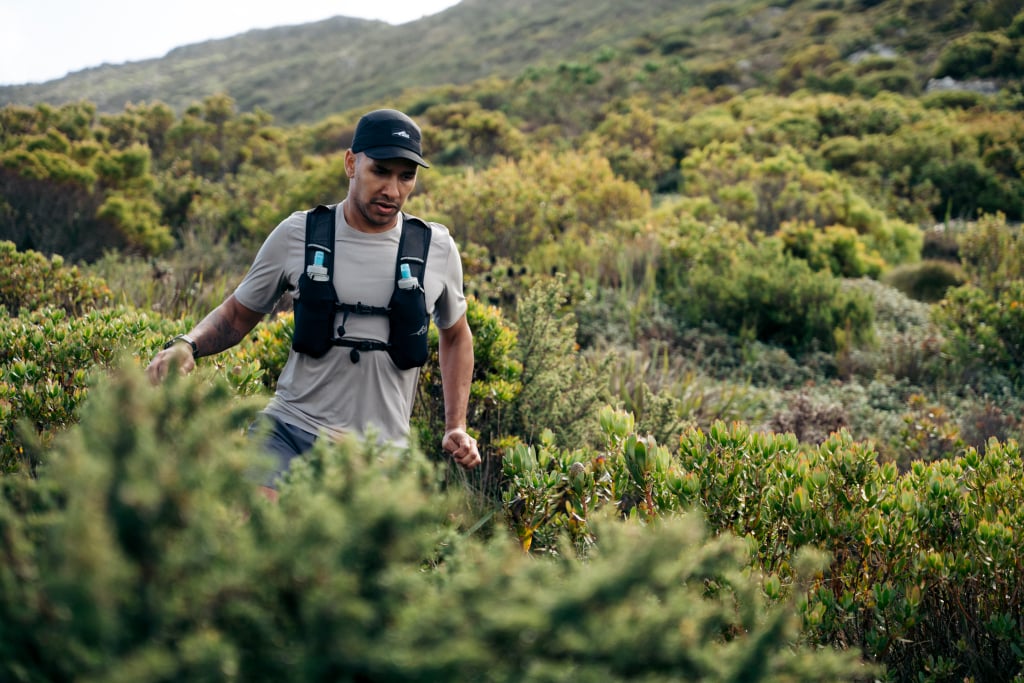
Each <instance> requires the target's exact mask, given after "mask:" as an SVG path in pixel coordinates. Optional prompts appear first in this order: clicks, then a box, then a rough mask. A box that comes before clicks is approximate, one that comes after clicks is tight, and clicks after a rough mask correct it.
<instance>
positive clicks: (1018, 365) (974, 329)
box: [935, 280, 1024, 388]
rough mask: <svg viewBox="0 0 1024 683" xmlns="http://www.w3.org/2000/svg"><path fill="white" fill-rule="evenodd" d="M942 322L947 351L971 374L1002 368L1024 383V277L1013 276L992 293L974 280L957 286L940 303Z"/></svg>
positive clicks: (938, 320)
mask: <svg viewBox="0 0 1024 683" xmlns="http://www.w3.org/2000/svg"><path fill="white" fill-rule="evenodd" d="M935 319H936V323H937V324H938V325H939V328H940V329H941V330H942V333H943V335H944V337H945V339H946V344H945V351H946V353H948V354H949V357H950V360H951V362H952V363H953V366H954V368H956V369H958V370H959V371H961V372H962V373H964V375H965V378H967V379H968V380H970V378H972V377H973V378H975V379H977V378H978V377H980V376H983V375H986V374H995V373H999V374H1002V375H1003V376H1005V377H1006V378H1007V379H1008V380H1009V381H1010V382H1011V383H1012V385H1013V386H1014V387H1018V388H1019V387H1021V386H1024V336H1022V335H1024V280H1011V281H1009V282H1008V283H1007V284H1006V286H1005V287H1001V288H1000V293H999V294H998V295H992V294H990V293H988V292H986V291H984V290H982V289H980V288H978V287H975V286H973V285H965V286H963V287H959V288H957V289H954V290H951V291H950V292H949V294H948V295H947V297H946V299H944V300H943V301H941V302H939V304H938V307H937V308H936V311H935Z"/></svg>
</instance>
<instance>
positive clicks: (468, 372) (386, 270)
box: [146, 109, 480, 497]
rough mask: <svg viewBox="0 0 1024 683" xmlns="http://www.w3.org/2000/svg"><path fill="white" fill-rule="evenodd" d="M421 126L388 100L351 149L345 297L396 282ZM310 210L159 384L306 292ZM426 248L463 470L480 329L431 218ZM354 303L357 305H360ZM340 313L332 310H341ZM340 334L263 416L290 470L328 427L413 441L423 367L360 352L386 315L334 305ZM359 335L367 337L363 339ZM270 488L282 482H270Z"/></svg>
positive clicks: (472, 443)
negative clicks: (288, 296) (287, 296)
mask: <svg viewBox="0 0 1024 683" xmlns="http://www.w3.org/2000/svg"><path fill="white" fill-rule="evenodd" d="M420 140H421V134H420V129H419V127H418V126H417V125H416V123H414V122H413V120H412V119H410V118H409V117H408V116H406V115H405V114H403V113H401V112H398V111H395V110H391V109H381V110H376V111H373V112H370V113H368V114H366V115H365V116H363V117H362V118H361V119H360V120H359V123H358V124H357V126H356V132H355V137H354V138H353V140H352V146H351V148H350V149H348V150H347V151H346V152H345V172H346V174H347V175H348V178H349V188H348V195H347V197H346V198H345V200H344V201H343V202H342V203H341V204H340V205H339V206H338V208H337V210H336V221H335V242H334V245H335V249H334V250H333V254H331V257H333V258H334V273H333V280H334V282H333V284H334V289H335V291H336V293H337V300H338V302H340V303H342V304H344V303H348V304H358V306H359V307H363V306H368V307H374V308H375V309H377V310H381V309H383V308H386V307H387V306H388V303H389V300H390V298H391V296H392V292H393V290H394V289H395V270H396V266H395V263H396V258H397V256H398V250H399V241H400V237H401V234H402V226H403V222H404V221H406V220H415V219H408V218H406V216H405V215H404V214H403V213H402V207H403V205H404V204H405V201H406V199H407V198H408V196H409V194H410V193H411V192H412V191H413V188H415V187H416V174H417V170H418V168H419V167H420V166H422V167H424V168H429V164H428V163H427V162H426V161H424V159H423V157H422V156H421V154H422V152H421V148H420ZM306 214H307V212H304V211H300V212H296V213H294V214H292V215H291V216H290V217H288V218H286V219H285V220H284V221H282V222H281V223H280V224H279V225H278V226H277V227H276V228H275V229H274V230H273V231H272V232H271V234H270V235H269V236H268V237H267V239H266V241H265V242H264V243H263V246H262V247H261V248H260V250H259V253H258V254H257V255H256V259H255V260H254V262H253V264H252V267H251V268H250V269H249V272H248V274H247V275H246V276H245V278H244V279H243V280H242V282H241V284H239V285H238V287H237V288H236V289H235V291H234V293H233V294H231V295H230V296H229V297H228V298H227V299H225V301H224V302H223V303H221V304H220V306H218V307H217V308H216V309H214V310H213V311H212V312H211V313H210V314H209V315H207V316H206V317H205V318H204V319H203V320H202V321H201V322H200V323H199V324H198V325H196V326H195V328H193V329H192V330H191V331H190V332H189V333H188V334H187V335H179V336H178V337H175V338H174V339H172V340H171V341H170V342H168V343H167V345H166V347H165V348H164V349H163V350H162V351H160V352H159V353H158V354H157V355H156V357H155V358H154V359H153V361H152V362H151V363H150V364H149V367H148V368H147V369H146V372H147V374H148V375H149V377H150V379H151V381H153V382H154V383H157V382H160V381H161V380H163V378H164V377H165V376H166V375H167V372H168V370H169V369H170V368H171V367H175V366H176V367H178V368H179V369H180V371H181V372H183V373H188V372H191V371H192V370H193V369H194V368H195V359H196V358H200V357H202V356H209V355H212V354H215V353H219V352H220V351H223V350H225V349H227V348H229V347H231V346H234V345H235V344H237V343H238V342H239V341H241V340H242V339H243V338H244V337H245V335H247V334H248V333H249V332H250V331H251V330H252V329H253V328H254V327H255V326H256V324H257V323H258V322H259V321H260V320H261V319H262V318H263V316H264V315H266V314H267V313H269V312H271V311H272V310H273V308H274V305H275V303H276V302H277V300H278V299H279V298H280V296H281V295H282V294H283V293H284V292H285V291H290V292H292V293H298V300H297V302H296V305H297V306H298V305H299V304H300V303H301V297H302V293H301V291H300V286H299V280H300V276H301V275H302V274H303V273H304V272H305V273H306V274H307V279H309V278H308V275H309V272H310V271H309V264H307V260H306V254H305V252H306V250H307V249H306V241H305V237H306ZM429 228H430V230H429V240H430V244H429V251H428V256H427V260H426V270H425V272H424V273H423V280H422V289H423V290H424V291H425V293H426V309H427V313H428V314H430V315H431V316H432V318H433V320H434V322H435V324H436V325H437V327H438V330H439V337H440V346H439V357H440V369H441V380H442V386H443V394H444V404H445V434H444V437H443V439H442V443H441V446H442V448H443V449H444V450H445V451H446V452H448V453H450V454H451V455H452V457H453V458H454V460H455V461H456V462H458V463H459V464H460V465H462V466H463V467H465V468H473V467H476V466H477V465H479V464H480V453H479V450H478V448H477V443H476V440H475V439H474V438H473V437H471V436H470V435H469V434H468V433H467V432H466V411H467V405H468V401H469V387H470V383H471V380H472V373H473V335H472V332H471V331H470V328H469V325H468V323H467V321H466V299H465V295H464V293H463V288H462V263H461V259H460V256H459V253H458V250H457V248H456V246H455V242H454V240H453V239H452V237H451V236H450V235H449V233H448V230H447V229H446V228H445V227H444V226H441V225H438V224H433V223H432V224H429ZM351 308H352V309H355V308H356V307H355V306H352V307H351ZM334 315H335V314H333V313H332V317H333V316H334ZM332 327H333V328H336V329H337V330H338V337H336V338H335V339H334V340H333V342H332V343H333V344H335V345H333V346H331V348H330V349H329V350H328V351H327V352H326V353H325V354H324V355H323V356H322V357H318V358H314V357H313V356H311V355H309V354H308V353H301V352H298V351H296V350H295V349H294V348H293V349H292V351H291V352H290V354H289V357H288V362H287V363H286V365H285V367H284V370H283V371H282V372H281V376H280V378H279V380H278V386H277V390H276V393H275V395H274V397H273V399H272V400H271V401H270V403H269V404H268V406H267V407H266V409H265V410H264V414H265V415H266V416H267V417H268V418H269V419H270V422H271V431H270V436H269V438H268V442H267V447H268V450H270V451H271V453H272V454H274V455H275V456H276V457H277V459H278V465H277V469H276V472H275V474H274V476H275V478H276V476H277V475H280V474H282V473H283V472H284V471H285V470H286V469H287V468H288V466H289V463H290V461H291V459H292V458H294V457H297V456H299V455H301V454H302V453H304V452H305V451H307V450H308V449H309V448H311V447H312V445H313V441H314V440H315V439H316V438H317V436H318V435H320V434H326V435H327V436H328V437H331V438H337V437H339V436H341V435H342V434H348V433H353V434H358V435H369V434H374V435H376V436H377V438H378V439H379V440H381V441H382V442H390V443H395V444H399V445H401V444H404V443H405V442H406V439H407V436H408V432H409V420H410V416H411V414H412V404H413V399H414V397H415V393H416V385H417V382H418V380H419V368H418V367H414V368H411V369H408V370H402V369H399V367H398V366H396V364H395V363H394V362H393V361H392V359H391V357H390V355H389V353H388V352H386V351H381V350H373V351H366V350H365V347H364V352H363V353H359V352H358V350H356V349H353V348H347V347H346V346H345V344H348V346H349V347H351V346H353V343H352V342H351V340H376V342H375V343H376V344H377V345H378V346H383V344H380V342H383V341H385V340H388V334H389V324H388V318H387V317H386V316H382V315H350V314H349V312H343V313H340V314H337V315H336V317H335V318H334V325H333V326H332ZM360 343H362V342H360ZM268 486H270V487H271V490H270V491H268V494H269V495H271V496H272V497H273V492H272V487H273V480H271V481H269V482H268Z"/></svg>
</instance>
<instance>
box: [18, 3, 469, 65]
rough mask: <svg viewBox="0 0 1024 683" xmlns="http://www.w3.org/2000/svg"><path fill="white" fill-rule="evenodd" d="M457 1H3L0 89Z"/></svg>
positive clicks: (416, 15) (393, 17) (403, 17)
mask: <svg viewBox="0 0 1024 683" xmlns="http://www.w3.org/2000/svg"><path fill="white" fill-rule="evenodd" d="M458 1H459V0H333V1H332V0H159V1H158V2H152V0H0V85H21V84H24V83H42V82H45V81H49V80H53V79H56V78H62V77H64V76H66V75H67V74H69V73H71V72H74V71H80V70H81V69H86V68H89V67H93V66H99V65H101V64H123V63H124V62H134V61H139V60H143V59H152V58H156V57H163V56H164V55H165V54H167V53H168V52H169V51H171V50H172V49H174V48H176V47H181V46H182V45H190V44H192V43H200V42H202V41H204V40H212V39H215V38H227V37H229V36H234V35H237V34H239V33H244V32H246V31H248V30H250V29H254V28H273V27H275V26H288V25H293V24H305V23H309V22H311V21H319V20H321V19H327V18H329V17H334V16H339V15H341V16H346V17H358V18H360V19H380V20H381V21H386V22H388V23H390V24H395V25H397V24H404V23H406V22H408V21H415V20H416V19H420V18H422V17H424V16H428V15H431V14H436V13H437V12H440V11H441V10H444V9H447V8H448V7H451V6H452V5H456V4H458Z"/></svg>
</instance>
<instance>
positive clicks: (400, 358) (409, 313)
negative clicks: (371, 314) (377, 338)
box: [388, 287, 430, 370]
mask: <svg viewBox="0 0 1024 683" xmlns="http://www.w3.org/2000/svg"><path fill="white" fill-rule="evenodd" d="M388 309H389V310H388V322H389V323H390V325H391V330H390V332H389V333H388V354H389V355H390V356H391V360H392V361H394V363H395V365H397V366H398V367H399V368H401V369H402V370H409V369H410V368H418V367H420V366H422V365H423V364H424V363H426V362H427V331H428V329H429V327H430V318H429V317H428V316H427V301H426V296H425V295H424V293H423V289H421V288H420V287H415V288H413V289H398V288H396V289H395V291H394V293H393V294H392V295H391V304H390V305H389V306H388Z"/></svg>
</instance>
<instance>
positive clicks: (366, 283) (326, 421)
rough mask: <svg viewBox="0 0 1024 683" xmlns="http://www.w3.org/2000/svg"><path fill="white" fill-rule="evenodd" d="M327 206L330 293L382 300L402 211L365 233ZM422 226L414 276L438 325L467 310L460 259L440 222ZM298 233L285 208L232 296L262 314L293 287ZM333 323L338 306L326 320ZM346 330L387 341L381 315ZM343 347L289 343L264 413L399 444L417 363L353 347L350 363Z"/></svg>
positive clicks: (300, 222) (302, 229)
mask: <svg viewBox="0 0 1024 683" xmlns="http://www.w3.org/2000/svg"><path fill="white" fill-rule="evenodd" d="M336 214H337V223H336V227H335V241H334V243H335V249H334V258H335V261H334V287H335V290H337V292H338V297H339V301H342V302H344V303H352V304H355V303H363V304H366V305H368V306H381V307H385V306H387V305H388V301H389V300H390V299H391V293H392V291H393V289H394V286H395V260H396V258H397V257H398V242H399V238H400V237H401V233H402V219H401V218H399V221H398V225H397V226H396V227H395V228H393V229H391V230H388V231H387V232H382V233H364V232H359V231H358V230H355V229H353V228H352V227H350V226H349V225H348V223H347V222H346V221H345V217H344V212H343V211H342V206H341V205H340V204H339V205H338V210H337V212H336ZM429 225H430V227H431V242H430V252H429V253H428V256H427V270H426V273H425V274H424V278H423V280H424V282H423V287H424V290H425V291H426V300H427V311H428V312H429V313H430V314H431V316H432V317H433V320H434V323H435V324H436V325H437V326H438V327H439V328H441V329H447V328H449V327H451V326H452V325H454V324H455V323H456V322H458V320H459V319H460V318H461V317H462V316H463V314H464V313H465V312H466V297H465V295H464V293H463V288H462V261H461V259H460V257H459V252H458V249H457V248H456V246H455V241H454V240H453V239H452V237H451V235H450V234H449V232H448V229H447V228H445V227H444V226H443V225H439V224H437V223H430V224H429ZM305 236H306V212H305V211H298V212H295V213H293V214H292V215H291V216H289V217H288V218H286V219H285V220H283V221H282V222H281V223H280V225H278V226H277V227H276V228H275V229H274V230H273V232H271V233H270V235H269V236H268V237H267V239H266V241H265V242H264V243H263V246H262V247H261V248H260V250H259V253H258V254H257V255H256V259H255V261H253V264H252V267H251V268H250V269H249V272H248V274H247V275H246V276H245V278H244V279H243V280H242V282H241V283H240V284H239V285H238V288H237V289H235V297H236V298H237V299H238V301H239V303H241V304H242V305H243V306H245V307H246V308H250V309H252V310H254V311H259V312H262V313H269V312H270V311H272V310H273V308H274V305H275V304H276V303H277V301H278V299H279V298H280V297H281V295H282V294H283V293H284V292H285V291H291V292H292V294H293V295H295V296H298V283H299V276H300V275H301V274H302V271H303V269H304V268H305V258H304V252H305V245H306V242H305ZM341 322H342V314H339V315H338V317H337V319H336V321H335V328H337V326H338V325H340V324H341ZM345 336H346V337H351V338H356V339H377V340H380V341H387V338H388V321H387V318H386V317H384V316H376V315H350V316H348V318H347V320H345ZM350 354H351V349H350V348H347V347H340V346H335V347H333V348H332V349H331V350H330V351H328V352H327V354H326V355H325V356H323V357H322V358H311V357H310V356H307V355H306V354H302V353H296V352H295V351H294V350H293V351H291V353H290V354H289V356H288V362H287V363H286V364H285V367H284V370H283V371H282V372H281V377H280V378H279V380H278V384H277V391H276V393H275V394H274V397H273V399H271V401H270V403H269V404H268V406H267V408H266V410H265V412H266V413H268V414H270V415H273V416H274V417H276V418H278V419H279V420H281V421H282V422H285V423H288V424H291V425H295V426H296V427H299V428H300V429H304V430H306V431H308V432H312V433H314V434H319V433H321V432H325V433H327V434H328V435H330V436H332V437H335V438H337V437H339V436H340V435H342V434H345V433H355V434H359V435H368V434H371V433H373V434H376V436H377V438H378V440H380V441H381V442H391V443H394V444H398V445H404V444H405V443H406V440H407V436H408V432H409V418H410V416H411V415H412V405H413V399H414V397H415V394H416V385H417V382H418V380H419V368H413V369H411V370H400V369H398V367H396V366H395V364H394V362H392V360H391V357H390V356H389V355H388V354H387V353H386V352H384V351H366V352H362V353H360V354H359V361H358V362H355V363H354V362H353V361H352V358H351V356H350Z"/></svg>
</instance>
